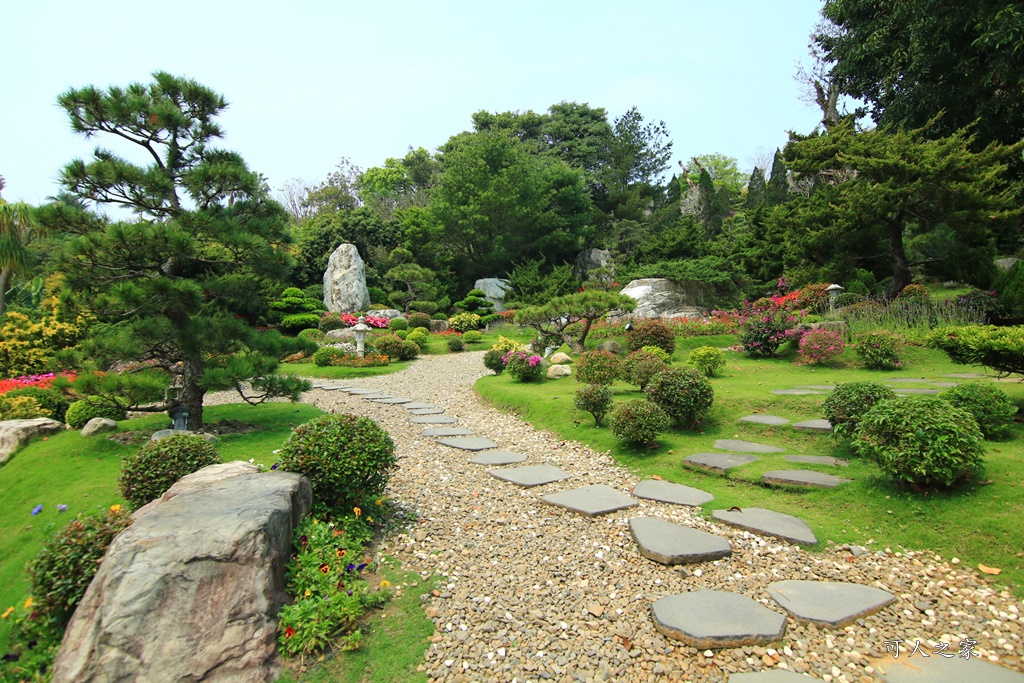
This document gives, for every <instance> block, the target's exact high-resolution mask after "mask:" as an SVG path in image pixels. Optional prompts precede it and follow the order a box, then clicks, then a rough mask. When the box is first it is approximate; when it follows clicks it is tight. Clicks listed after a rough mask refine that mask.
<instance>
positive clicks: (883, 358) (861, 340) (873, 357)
mask: <svg viewBox="0 0 1024 683" xmlns="http://www.w3.org/2000/svg"><path fill="white" fill-rule="evenodd" d="M854 351H856V352H857V357H858V358H860V360H861V362H862V363H864V367H866V368H870V369H872V370H895V369H896V368H902V367H903V361H902V360H901V359H900V355H901V354H902V353H903V337H901V336H900V335H898V334H895V333H893V332H890V331H888V330H872V331H871V332H864V333H863V334H858V335H857V345H856V347H854Z"/></svg>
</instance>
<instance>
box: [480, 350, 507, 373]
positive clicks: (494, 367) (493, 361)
mask: <svg viewBox="0 0 1024 683" xmlns="http://www.w3.org/2000/svg"><path fill="white" fill-rule="evenodd" d="M484 367H485V368H487V369H488V370H490V371H491V372H493V373H494V374H495V375H500V374H501V373H503V372H504V371H505V352H504V351H502V350H501V349H490V350H489V351H487V353H485V354H484Z"/></svg>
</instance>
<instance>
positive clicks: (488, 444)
mask: <svg viewBox="0 0 1024 683" xmlns="http://www.w3.org/2000/svg"><path fill="white" fill-rule="evenodd" d="M440 441H441V443H443V444H444V445H445V446H451V447H452V448H460V449H462V450H464V451H486V450H487V449H489V448H497V447H498V444H496V443H494V442H493V441H491V440H490V439H488V438H487V437H484V436H451V437H446V438H444V439H441V440H440Z"/></svg>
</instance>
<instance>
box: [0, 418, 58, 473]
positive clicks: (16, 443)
mask: <svg viewBox="0 0 1024 683" xmlns="http://www.w3.org/2000/svg"><path fill="white" fill-rule="evenodd" d="M62 429H64V425H63V424H61V423H60V422H58V421H57V420H51V419H50V418H48V417H34V418H32V419H31V420H4V421H3V422H0V464H3V463H5V462H7V458H9V457H11V453H13V452H14V451H16V450H18V448H19V447H20V446H21V444H23V443H25V442H26V441H28V440H29V439H31V438H32V437H33V436H39V435H40V434H43V435H45V434H53V433H54V432H59V431H60V430H62Z"/></svg>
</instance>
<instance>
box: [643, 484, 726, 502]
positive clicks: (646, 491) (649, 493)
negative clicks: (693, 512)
mask: <svg viewBox="0 0 1024 683" xmlns="http://www.w3.org/2000/svg"><path fill="white" fill-rule="evenodd" d="M633 495H634V496H636V497H637V498H646V499H647V500H656V501H658V502H661V503H672V504H673V505H694V506H696V505H703V504H704V503H710V502H711V501H713V500H714V499H715V497H714V496H713V495H711V494H710V493H708V492H707V491H701V490H700V489H695V488H692V487H690V486H683V485H682V484H673V483H672V482H670V481H665V480H664V479H644V480H643V481H641V482H640V483H639V484H637V485H636V486H634V487H633Z"/></svg>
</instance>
